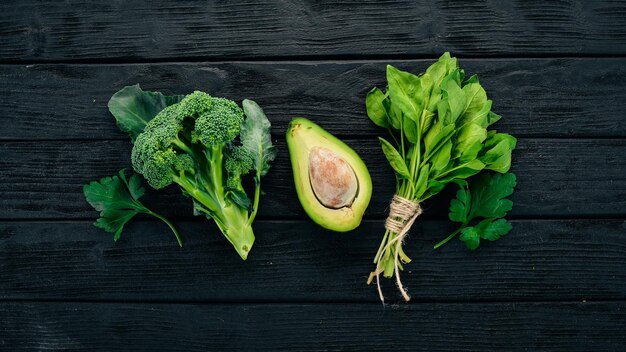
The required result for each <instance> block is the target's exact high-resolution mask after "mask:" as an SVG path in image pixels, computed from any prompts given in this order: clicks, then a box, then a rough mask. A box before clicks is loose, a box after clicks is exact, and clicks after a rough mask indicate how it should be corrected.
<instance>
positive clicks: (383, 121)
mask: <svg viewBox="0 0 626 352" xmlns="http://www.w3.org/2000/svg"><path fill="white" fill-rule="evenodd" d="M386 98H387V96H386V95H385V93H383V92H382V91H381V90H380V89H378V88H377V87H374V88H372V90H370V91H369V92H368V93H367V97H366V98H365V107H366V108H367V116H369V118H370V120H372V122H374V123H375V124H376V125H377V126H380V127H383V128H387V127H389V122H388V121H387V111H386V110H385V106H384V105H383V101H384V100H385V99H386Z"/></svg>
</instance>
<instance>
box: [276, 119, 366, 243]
mask: <svg viewBox="0 0 626 352" xmlns="http://www.w3.org/2000/svg"><path fill="white" fill-rule="evenodd" d="M287 145H288V147H289V156H290V158H291V166H292V169H293V177H294V182H295V186H296V192H297V194H298V198H299V200H300V203H301V204H302V207H303V208H304V210H305V211H306V213H307V214H308V215H309V217H311V219H312V220H313V221H315V222H316V223H317V224H319V225H320V226H322V227H324V228H327V229H329V230H333V231H338V232H345V231H350V230H353V229H355V228H356V227H357V226H359V224H360V223H361V219H362V217H363V213H364V212H365V209H366V208H367V206H368V205H369V201H370V198H371V195H372V180H371V177H370V174H369V171H368V170H367V167H366V166H365V164H364V163H363V161H362V160H361V158H360V157H359V156H358V155H357V154H356V152H355V151H354V150H352V149H351V148H350V147H349V146H347V145H346V144H345V143H343V142H342V141H340V140H339V139H337V138H336V137H334V136H333V135H331V134H330V133H328V132H326V131H325V130H324V129H322V128H321V127H320V126H318V125H316V124H315V123H313V122H311V121H309V120H307V119H305V118H294V119H293V120H292V121H291V122H290V124H289V129H288V130H287Z"/></svg>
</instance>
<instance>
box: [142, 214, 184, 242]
mask: <svg viewBox="0 0 626 352" xmlns="http://www.w3.org/2000/svg"><path fill="white" fill-rule="evenodd" d="M147 214H149V215H152V216H154V217H156V218H157V219H159V220H161V221H163V222H164V223H165V224H166V225H167V226H169V228H170V229H171V230H172V232H173V233H174V236H176V241H178V246H179V247H182V246H183V240H182V239H181V238H180V234H179V233H178V231H177V230H176V228H175V227H174V224H172V223H171V222H170V221H169V220H167V219H166V218H164V217H162V216H161V215H159V214H157V213H155V212H153V211H151V210H148V211H147Z"/></svg>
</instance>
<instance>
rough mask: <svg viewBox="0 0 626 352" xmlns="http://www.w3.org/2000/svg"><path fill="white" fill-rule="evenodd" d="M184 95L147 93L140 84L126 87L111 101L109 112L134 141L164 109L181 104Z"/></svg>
mask: <svg viewBox="0 0 626 352" xmlns="http://www.w3.org/2000/svg"><path fill="white" fill-rule="evenodd" d="M184 97H185V96H184V95H172V96H166V95H163V94H161V93H159V92H147V91H144V90H142V89H141V87H140V86H139V84H135V85H133V86H126V87H124V88H122V89H121V90H119V91H118V92H117V93H115V94H113V96H112V97H111V99H110V100H109V104H108V106H109V111H110V112H111V114H113V116H114V117H115V120H116V121H117V126H118V127H119V128H120V129H121V130H122V131H124V132H128V134H129V135H130V138H131V139H132V140H133V141H134V140H135V138H137V135H139V134H140V133H141V132H143V129H144V128H145V127H146V124H147V123H148V121H150V120H152V118H154V117H155V116H156V115H157V114H158V113H159V112H160V111H161V110H163V109H164V108H166V107H168V106H170V105H173V104H176V103H178V102H180V101H181V100H182V99H183V98H184Z"/></svg>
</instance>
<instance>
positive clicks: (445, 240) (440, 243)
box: [433, 223, 467, 249]
mask: <svg viewBox="0 0 626 352" xmlns="http://www.w3.org/2000/svg"><path fill="white" fill-rule="evenodd" d="M465 226H467V223H463V225H461V227H459V228H458V229H456V231H454V232H453V233H452V234H450V236H448V237H446V238H444V239H443V240H442V241H441V242H439V243H437V244H436V245H434V246H433V249H437V248H439V247H441V246H443V245H444V244H446V243H448V241H450V240H451V239H453V238H454V236H456V235H458V234H459V232H461V230H462V229H463V228H464V227H465Z"/></svg>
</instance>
